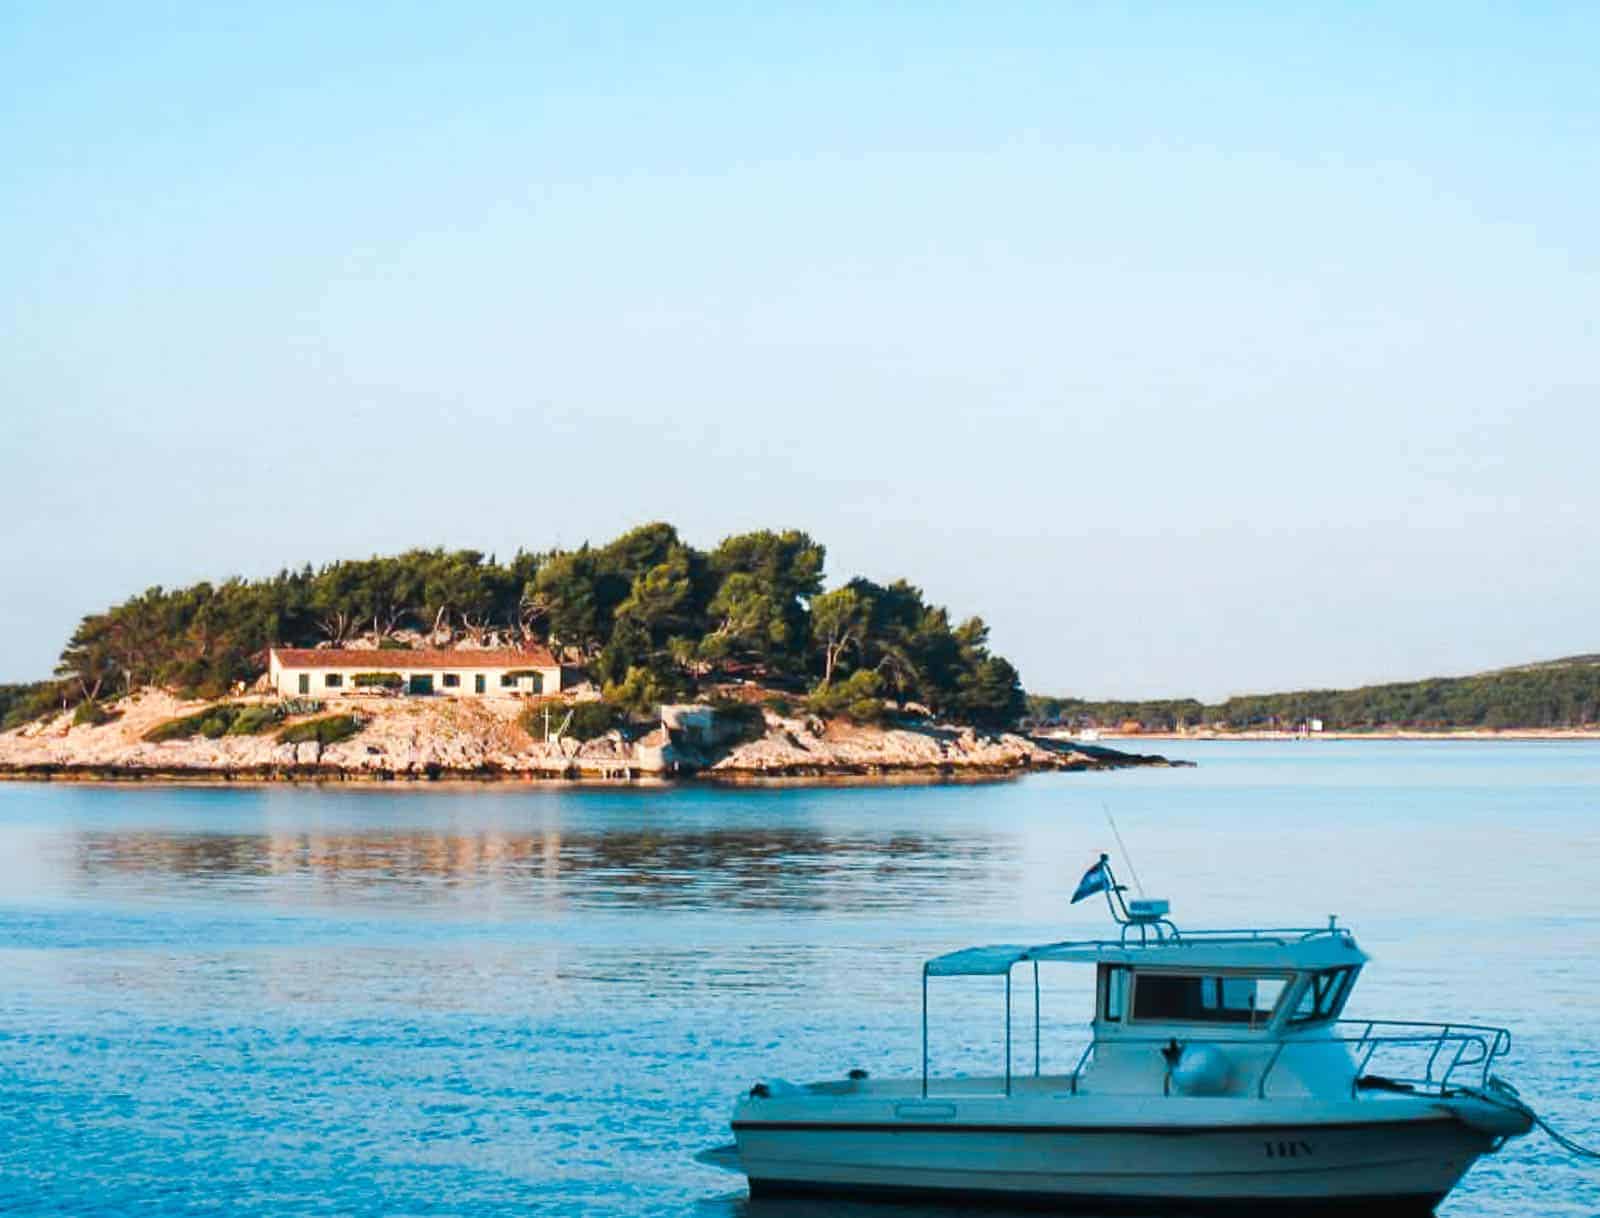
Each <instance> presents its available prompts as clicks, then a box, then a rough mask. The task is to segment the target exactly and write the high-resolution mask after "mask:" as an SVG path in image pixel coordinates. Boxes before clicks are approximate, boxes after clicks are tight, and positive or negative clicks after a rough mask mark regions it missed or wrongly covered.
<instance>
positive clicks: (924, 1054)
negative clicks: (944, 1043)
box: [922, 964, 928, 1099]
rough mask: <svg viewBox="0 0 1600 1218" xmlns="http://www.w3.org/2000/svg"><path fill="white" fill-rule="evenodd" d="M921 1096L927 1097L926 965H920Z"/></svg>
mask: <svg viewBox="0 0 1600 1218" xmlns="http://www.w3.org/2000/svg"><path fill="white" fill-rule="evenodd" d="M922 1098H923V1099H927V1098H928V966H927V965H926V964H924V965H923V966H922Z"/></svg>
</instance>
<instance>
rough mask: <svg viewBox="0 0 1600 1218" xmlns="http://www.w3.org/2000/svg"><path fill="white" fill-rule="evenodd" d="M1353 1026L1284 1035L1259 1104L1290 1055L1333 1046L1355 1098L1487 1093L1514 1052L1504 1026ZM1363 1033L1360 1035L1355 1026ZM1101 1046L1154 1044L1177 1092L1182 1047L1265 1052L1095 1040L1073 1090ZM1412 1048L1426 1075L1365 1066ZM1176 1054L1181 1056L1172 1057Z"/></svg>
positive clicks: (1365, 1022) (1187, 1040) (1156, 1039)
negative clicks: (1344, 1053) (1348, 1062)
mask: <svg viewBox="0 0 1600 1218" xmlns="http://www.w3.org/2000/svg"><path fill="white" fill-rule="evenodd" d="M1334 1026H1335V1028H1338V1029H1349V1031H1348V1033H1346V1032H1344V1031H1337V1032H1335V1033H1334V1034H1333V1035H1331V1036H1314V1037H1309V1036H1308V1037H1284V1038H1282V1039H1280V1040H1277V1041H1275V1042H1271V1043H1272V1052H1271V1054H1270V1055H1269V1056H1268V1057H1267V1060H1266V1062H1265V1063H1264V1064H1263V1065H1262V1067H1261V1070H1260V1072H1259V1073H1258V1074H1257V1075H1256V1078H1255V1082H1254V1085H1253V1087H1252V1090H1254V1092H1255V1094H1256V1097H1257V1098H1258V1099H1266V1098H1267V1081H1268V1079H1270V1078H1271V1077H1272V1074H1273V1072H1274V1071H1275V1070H1276V1069H1277V1067H1278V1064H1279V1062H1280V1061H1282V1060H1283V1058H1284V1057H1285V1056H1286V1055H1289V1054H1293V1053H1295V1052H1297V1051H1301V1050H1309V1049H1314V1048H1317V1047H1322V1046H1327V1045H1342V1046H1344V1047H1346V1048H1347V1049H1348V1050H1349V1051H1350V1054H1351V1059H1352V1062H1353V1065H1354V1069H1353V1070H1352V1072H1351V1076H1350V1093H1351V1095H1352V1096H1354V1095H1358V1094H1359V1093H1360V1092H1361V1091H1362V1090H1383V1091H1398V1092H1417V1093H1420V1094H1425V1095H1443V1094H1446V1093H1448V1092H1449V1091H1450V1089H1451V1088H1452V1087H1459V1086H1462V1085H1470V1086H1476V1087H1478V1088H1482V1087H1485V1086H1487V1084H1488V1081H1489V1071H1490V1068H1491V1067H1492V1066H1493V1064H1494V1063H1495V1062H1496V1061H1497V1060H1498V1059H1500V1058H1501V1057H1504V1056H1505V1055H1506V1054H1507V1053H1509V1052H1510V1051H1511V1033H1510V1032H1508V1031H1507V1030H1506V1029H1505V1028H1496V1027H1490V1026H1488V1025H1485V1024H1465V1023H1424V1022H1419V1021H1415V1020H1403V1019H1341V1020H1339V1021H1337V1023H1336V1024H1335V1025H1334ZM1356 1028H1359V1029H1360V1031H1359V1032H1356V1031H1355V1030H1354V1029H1356ZM1101 1044H1114V1045H1116V1046H1119V1047H1121V1046H1125V1045H1139V1044H1148V1045H1150V1046H1152V1047H1154V1048H1157V1049H1159V1050H1160V1051H1161V1053H1162V1056H1163V1058H1165V1060H1166V1070H1165V1071H1164V1072H1163V1076H1162V1083H1161V1091H1162V1094H1163V1095H1171V1094H1172V1071H1173V1069H1174V1067H1176V1066H1177V1064H1178V1062H1179V1061H1180V1060H1181V1059H1182V1050H1183V1049H1185V1048H1187V1047H1189V1046H1190V1045H1218V1046H1229V1045H1231V1046H1238V1047H1246V1048H1250V1049H1255V1050H1259V1049H1261V1048H1263V1047H1264V1044H1263V1042H1262V1041H1261V1040H1259V1039H1250V1040H1247V1039H1244V1038H1242V1037H1238V1036H1217V1037H1206V1036H1186V1037H1184V1038H1183V1039H1182V1040H1178V1039H1176V1038H1174V1037H1171V1036H1146V1037H1127V1036H1117V1037H1115V1038H1111V1039H1108V1040H1106V1041H1101V1040H1100V1039H1098V1038H1096V1039H1094V1040H1091V1041H1090V1042H1089V1043H1088V1044H1087V1045H1085V1046H1084V1048H1083V1052H1082V1053H1081V1054H1080V1055H1079V1056H1078V1063H1077V1065H1076V1066H1074V1067H1073V1070H1072V1076H1071V1080H1070V1084H1069V1085H1070V1090H1071V1093H1072V1094H1073V1095H1077V1094H1078V1086H1079V1082H1080V1080H1081V1079H1082V1078H1083V1072H1084V1070H1085V1069H1086V1068H1087V1067H1088V1065H1089V1061H1090V1059H1091V1058H1092V1057H1093V1056H1094V1055H1095V1053H1096V1051H1097V1050H1098V1049H1099V1047H1100V1046H1101ZM1402 1048H1408V1049H1409V1050H1411V1051H1412V1052H1413V1053H1414V1054H1415V1058H1414V1059H1413V1060H1415V1059H1417V1058H1422V1057H1423V1055H1424V1054H1426V1057H1425V1059H1424V1060H1423V1064H1422V1069H1421V1072H1420V1073H1417V1072H1415V1071H1414V1070H1413V1071H1412V1072H1410V1073H1403V1074H1395V1075H1384V1076H1381V1077H1380V1076H1374V1075H1369V1074H1368V1073H1367V1068H1368V1066H1370V1065H1371V1064H1372V1060H1373V1058H1374V1056H1375V1055H1377V1054H1378V1053H1379V1052H1380V1051H1381V1050H1384V1049H1391V1050H1399V1049H1402ZM1174 1049H1176V1050H1177V1051H1176V1052H1174Z"/></svg>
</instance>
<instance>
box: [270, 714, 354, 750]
mask: <svg viewBox="0 0 1600 1218" xmlns="http://www.w3.org/2000/svg"><path fill="white" fill-rule="evenodd" d="M364 726H365V725H364V724H363V723H362V721H361V720H360V719H358V718H357V717H356V716H355V715H327V716H325V717H324V718H321V719H307V720H306V721H305V722H304V723H291V724H290V725H289V726H288V727H286V728H284V729H283V730H282V731H281V732H279V733H278V743H279V744H313V743H315V744H320V745H323V746H324V747H325V746H327V745H330V744H338V743H339V742H340V741H341V740H348V739H350V737H352V736H354V735H355V734H356V733H357V732H359V731H360V730H361V729H362V727H364Z"/></svg>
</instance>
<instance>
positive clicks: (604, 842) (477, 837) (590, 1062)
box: [0, 742, 1600, 1218]
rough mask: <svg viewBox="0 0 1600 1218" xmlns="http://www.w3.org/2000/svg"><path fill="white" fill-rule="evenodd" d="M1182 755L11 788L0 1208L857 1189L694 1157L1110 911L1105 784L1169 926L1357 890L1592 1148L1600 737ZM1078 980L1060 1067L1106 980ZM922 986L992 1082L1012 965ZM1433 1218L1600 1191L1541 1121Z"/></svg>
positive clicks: (697, 1204) (708, 1201)
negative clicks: (1011, 958)
mask: <svg viewBox="0 0 1600 1218" xmlns="http://www.w3.org/2000/svg"><path fill="white" fill-rule="evenodd" d="M1172 747H1173V751H1174V752H1175V753H1179V754H1181V755H1186V756H1191V757H1194V758H1195V759H1197V760H1198V761H1199V762H1200V763H1201V766H1200V768H1199V769H1193V770H1164V771H1135V772H1125V773H1117V774H1107V775H1050V776H1040V777H1037V778H1030V779H1026V780H1024V781H1021V782H1017V783H1012V784H1004V785H994V786H959V787H957V786H950V787H932V788H921V787H891V788H879V789H827V790H806V789H784V790H758V791H716V790H687V791H671V792H659V791H631V790H616V791H581V792H574V791H559V792H558V791H538V790H511V789H500V788H477V787H474V788H465V789H456V788H450V787H427V788H420V789H398V790H397V789H386V788H371V789H369V788H362V789H357V790H338V789H335V790H318V789H276V788H274V789H265V790H197V789H182V788H178V789H174V788H109V787H107V788H95V787H65V786H21V785H0V1211H3V1212H6V1213H18V1214H36V1213H70V1214H80V1215H81V1214H101V1213H104V1214H124V1213H147V1214H201V1213H206V1214H212V1213H227V1214H248V1215H286V1214H339V1215H369V1214H370V1215H379V1214H383V1215H396V1214H418V1215H423V1214H427V1215H435V1214H472V1215H510V1214H526V1213H529V1212H549V1213H562V1212H580V1211H581V1212H585V1213H594V1214H625V1215H644V1214H651V1215H655V1214H663V1213H666V1214H672V1213H678V1214H695V1215H702V1216H708V1218H709V1216H729V1218H731V1216H734V1215H744V1214H749V1215H751V1218H756V1216H758V1215H764V1214H772V1215H792V1214H799V1213H813V1212H830V1213H837V1212H840V1211H839V1210H837V1209H836V1208H834V1209H827V1210H818V1209H814V1208H806V1207H800V1208H796V1207H792V1206H776V1207H770V1206H760V1207H755V1206H751V1205H750V1204H749V1203H748V1201H746V1199H745V1198H744V1195H743V1191H742V1188H741V1187H740V1180H739V1178H737V1177H733V1176H728V1175H724V1174H722V1173H719V1172H716V1171H714V1170H712V1169H709V1168H706V1167H702V1166H699V1165H697V1164H695V1163H694V1162H693V1161H692V1159H691V1156H692V1154H693V1153H694V1152H695V1151H697V1150H699V1149H701V1148H703V1147H705V1146H707V1145H710V1144H714V1143H718V1142H722V1141H726V1140H727V1125H726V1120H727V1113H728V1109H729V1107H730V1105H731V1103H732V1101H733V1098H734V1096H735V1095H736V1094H737V1093H739V1092H740V1091H742V1090H743V1089H745V1088H747V1087H748V1086H749V1085H750V1083H751V1082H752V1081H753V1080H755V1079H757V1078H761V1077H770V1076H773V1075H778V1076H784V1077H789V1078H793V1079H805V1078H811V1077H826V1076H837V1075H838V1074H839V1073H840V1072H842V1071H843V1070H845V1069H847V1068H849V1067H850V1066H857V1065H859V1066H863V1067H866V1068H867V1069H869V1070H871V1071H872V1072H873V1073H874V1074H875V1075H876V1074H890V1073H910V1072H911V1071H912V1070H913V1069H914V1068H915V1066H916V1062H917V1055H918V1052H919V1049H918V1045H919V1041H918V977H919V972H918V969H919V964H920V961H921V959H922V958H923V957H924V956H927V955H931V954H934V953H936V952H939V951H943V950H946V949H948V948H952V947H958V946H962V945H966V944H969V943H974V942H983V941H995V940H1025V941H1029V940H1031V941H1038V940H1046V939H1052V938H1060V937H1063V936H1066V935H1070V934H1076V933H1086V934H1092V933H1098V932H1099V931H1100V930H1101V929H1102V919H1103V914H1104V910H1103V906H1099V905H1092V904H1085V905H1080V906H1077V907H1074V908H1072V909H1069V908H1068V907H1067V906H1066V903H1065V900H1064V893H1065V892H1067V891H1069V890H1070V888H1071V886H1072V884H1073V883H1074V882H1075V881H1076V879H1077V877H1078V875H1079V874H1080V873H1081V871H1082V870H1083V868H1084V867H1085V866H1086V865H1087V864H1088V863H1089V862H1091V861H1092V860H1093V858H1094V856H1095V854H1096V852H1097V851H1099V850H1100V849H1102V848H1107V849H1109V848H1111V846H1112V843H1111V841H1110V834H1109V832H1108V830H1107V829H1106V823H1105V818H1104V813H1103V812H1102V804H1108V805H1110V806H1111V808H1112V809H1113V810H1114V811H1115V813H1116V815H1117V818H1118V821H1119V824H1120V826H1121V829H1122V832H1123V836H1124V838H1125V839H1126V840H1127V843H1128V845H1129V847H1130V848H1131V849H1132V851H1133V853H1134V860H1135V862H1136V863H1137V865H1138V868H1139V872H1140V876H1141V878H1142V879H1143V880H1144V883H1145V886H1146V887H1147V888H1148V889H1149V890H1150V891H1151V892H1152V893H1156V894H1160V895H1165V896H1168V897H1170V898H1171V899H1172V900H1173V902H1174V906H1175V912H1176V914H1177V916H1178V919H1179V921H1180V922H1183V921H1188V922H1190V923H1192V924H1196V925H1203V924H1212V925H1239V924H1249V923H1252V922H1256V923H1259V922H1281V921H1284V920H1289V921H1293V922H1296V923H1301V922H1303V923H1320V922H1322V921H1323V920H1324V919H1325V918H1326V916H1327V915H1328V914H1329V913H1334V912H1337V913H1339V914H1340V915H1341V917H1342V918H1343V919H1344V920H1346V921H1348V922H1350V923H1351V924H1353V925H1354V926H1355V928H1356V930H1357V933H1358V935H1359V937H1360V939H1361V942H1362V944H1363V946H1365V947H1366V948H1367V949H1368V950H1369V951H1370V952H1372V953H1373V955H1374V956H1375V957H1376V959H1375V961H1374V963H1373V965H1372V966H1370V967H1369V969H1368V970H1367V973H1366V975H1365V977H1364V979H1363V981H1362V984H1361V986H1360V987H1359V988H1358V990H1357V992H1356V996H1355V999H1354V1002H1353V1004H1352V1007H1351V1010H1350V1014H1352V1015H1362V1016H1378V1017H1401V1018H1419V1019H1451V1018H1456V1019H1474V1020H1476V1021H1479V1022H1488V1023H1496V1024H1505V1025H1507V1026H1510V1027H1511V1028H1512V1029H1513V1031H1514V1032H1515V1033H1516V1043H1515V1048H1514V1051H1513V1055H1512V1058H1511V1059H1510V1061H1509V1062H1508V1063H1507V1065H1506V1067H1505V1069H1504V1073H1505V1074H1506V1075H1507V1076H1508V1077H1510V1078H1511V1079H1512V1080H1513V1081H1515V1082H1516V1083H1517V1084H1518V1086H1519V1087H1520V1088H1521V1089H1522V1092H1523V1094H1524V1096H1526V1097H1529V1098H1530V1099H1532V1100H1533V1102H1534V1103H1535V1104H1536V1105H1537V1106H1538V1107H1539V1108H1540V1109H1541V1110H1542V1111H1544V1112H1545V1113H1546V1114H1547V1115H1548V1116H1549V1117H1550V1118H1551V1119H1553V1120H1554V1121H1555V1122H1556V1123H1557V1125H1558V1126H1560V1127H1563V1128H1565V1129H1566V1131H1567V1132H1569V1133H1571V1134H1573V1135H1574V1136H1577V1137H1580V1138H1582V1139H1584V1140H1587V1141H1591V1142H1596V1143H1600V744H1583V743H1555V744H1527V745H1522V744H1483V745H1476V744H1455V743H1449V744H1445V743H1439V744H1404V743H1361V744H1352V743H1337V742H1317V743H1314V744H1298V743H1297V744H1276V743H1274V744H1261V745H1253V744H1211V745H1207V744H1191V745H1184V746H1181V747H1179V746H1172ZM1124 878H1126V876H1125V877H1124ZM1056 972H1057V974H1058V975H1057V976H1056V977H1053V978H1052V977H1049V976H1048V975H1047V977H1046V982H1047V989H1046V992H1045V1016H1046V1017H1045V1024H1044V1029H1043V1040H1044V1064H1045V1068H1046V1069H1051V1068H1057V1069H1070V1067H1071V1063H1072V1062H1073V1061H1074V1060H1075V1059H1076V1056H1077V1051H1078V1048H1079V1046H1080V1045H1081V1043H1082V1034H1081V1025H1082V1021H1083V1020H1084V1019H1086V1018H1087V1013H1088V1000H1087V978H1086V977H1079V976H1077V975H1076V970H1066V969H1063V970H1056ZM1047 973H1048V970H1047ZM933 1010H934V1018H935V1023H936V1027H935V1037H934V1042H933V1052H934V1059H935V1067H936V1069H938V1068H944V1069H950V1070H958V1069H968V1070H983V1069H990V1068H998V1067H999V1064H1000V1041H999V1035H1000V1023H999V1020H1000V1012H1001V1006H1000V998H999V993H998V990H997V989H996V988H994V987H992V986H990V985H989V984H988V982H987V981H982V980H980V981H960V982H947V983H944V984H943V986H942V987H940V988H939V989H937V990H936V993H935V998H934V1008H933ZM1030 1064H1031V1063H1030ZM864 1212H867V1213H875V1214H877V1213H893V1212H894V1211H885V1210H882V1209H878V1208H871V1209H868V1210H866V1211H864ZM901 1212H902V1213H904V1212H906V1211H901ZM919 1212H922V1211H919ZM1441 1213H1442V1214H1444V1215H1448V1216H1450V1218H1465V1216H1468V1215H1569V1214H1570V1215H1585V1216H1586V1218H1587V1216H1591V1215H1594V1214H1597V1213H1600V1173H1597V1172H1596V1171H1595V1170H1594V1169H1592V1168H1588V1167H1584V1166H1581V1165H1578V1164H1575V1163H1573V1162H1571V1161H1570V1160H1568V1159H1567V1158H1566V1157H1565V1156H1564V1155H1563V1154H1562V1153H1560V1152H1559V1151H1557V1150H1556V1149H1555V1148H1554V1146H1553V1145H1552V1144H1551V1143H1549V1142H1548V1141H1545V1140H1543V1139H1542V1138H1541V1137H1538V1136H1535V1137H1533V1138H1529V1139H1525V1140H1523V1141H1522V1142H1519V1143H1516V1144H1514V1145H1513V1146H1512V1147H1511V1148H1509V1149H1508V1150H1507V1151H1506V1152H1504V1153H1503V1154H1502V1155H1500V1156H1499V1157H1498V1158H1495V1159H1491V1160H1487V1161H1485V1162H1484V1163H1482V1164H1481V1165H1480V1166H1479V1167H1478V1168H1476V1169H1475V1170H1474V1172H1473V1173H1472V1175H1471V1176H1469V1177H1468V1180H1467V1182H1466V1184H1465V1186H1464V1187H1463V1189H1462V1190H1461V1191H1460V1192H1458V1193H1457V1194H1456V1195H1455V1196H1454V1197H1453V1198H1452V1200H1451V1201H1450V1202H1449V1203H1448V1204H1447V1205H1446V1206H1445V1207H1444V1209H1443V1210H1442V1211H1441Z"/></svg>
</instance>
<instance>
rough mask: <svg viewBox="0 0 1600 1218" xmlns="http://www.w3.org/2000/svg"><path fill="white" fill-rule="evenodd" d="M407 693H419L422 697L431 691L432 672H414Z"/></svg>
mask: <svg viewBox="0 0 1600 1218" xmlns="http://www.w3.org/2000/svg"><path fill="white" fill-rule="evenodd" d="M406 692H407V693H411V694H420V695H422V696H423V697H426V696H427V695H429V694H431V693H432V692H433V674H432V673H431V672H426V673H415V674H413V675H412V678H411V685H410V687H409V688H408V689H407V690H406Z"/></svg>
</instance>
